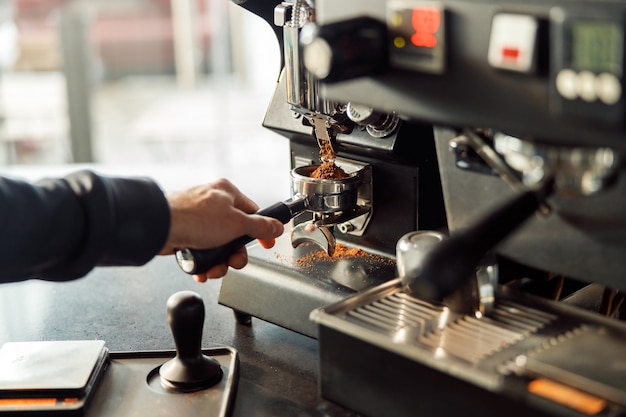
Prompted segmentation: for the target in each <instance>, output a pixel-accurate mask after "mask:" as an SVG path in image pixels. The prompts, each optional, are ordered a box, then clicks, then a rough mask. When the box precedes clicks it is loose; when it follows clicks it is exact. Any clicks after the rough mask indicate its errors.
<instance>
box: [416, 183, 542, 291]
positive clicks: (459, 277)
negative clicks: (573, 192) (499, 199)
mask: <svg viewBox="0 0 626 417" xmlns="http://www.w3.org/2000/svg"><path fill="white" fill-rule="evenodd" d="M551 191H552V184H547V185H545V186H544V187H542V188H541V189H539V190H531V191H525V192H523V193H521V194H519V195H516V196H515V197H514V198H513V199H511V200H509V201H508V202H506V203H505V204H504V205H502V206H501V207H499V208H498V209H496V210H495V211H493V212H492V213H490V214H488V215H487V216H485V217H484V218H483V219H482V220H481V221H479V222H478V223H476V224H475V225H473V226H471V227H469V228H468V229H465V230H463V231H461V232H459V233H457V234H455V235H453V236H452V237H450V238H449V239H447V240H445V241H443V242H441V243H440V244H439V245H438V246H437V247H436V248H434V249H433V251H432V252H431V253H430V254H429V255H428V256H427V257H426V259H425V260H424V263H423V265H422V267H421V268H420V269H419V271H417V272H416V274H415V276H413V277H408V278H407V280H406V284H405V286H404V289H405V291H406V292H408V293H409V294H412V295H414V296H416V297H419V298H426V299H434V300H441V299H443V298H444V297H446V296H448V295H450V294H451V293H452V292H453V291H454V290H456V289H457V288H459V287H460V286H461V285H463V284H464V283H465V282H466V281H467V280H469V279H470V278H471V277H472V276H473V274H474V271H475V269H476V266H477V265H478V263H479V262H480V260H481V259H482V258H483V257H484V256H485V254H486V253H487V252H488V251H489V250H491V249H493V248H494V247H495V246H496V245H498V244H499V243H500V242H501V241H503V240H504V239H505V238H506V237H507V236H509V235H510V234H511V233H512V232H513V231H514V230H516V229H517V228H518V227H519V226H520V225H521V224H522V223H524V222H525V221H526V220H527V219H528V218H529V217H530V216H532V215H533V213H535V212H536V211H537V209H538V208H539V207H540V205H541V204H543V202H544V201H545V199H546V198H547V197H548V195H549V194H550V193H551Z"/></svg>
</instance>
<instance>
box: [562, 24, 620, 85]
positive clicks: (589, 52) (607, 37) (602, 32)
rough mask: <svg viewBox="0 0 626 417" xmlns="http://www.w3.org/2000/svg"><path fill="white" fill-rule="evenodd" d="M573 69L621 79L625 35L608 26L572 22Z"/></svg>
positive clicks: (613, 25)
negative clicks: (611, 75)
mask: <svg viewBox="0 0 626 417" xmlns="http://www.w3.org/2000/svg"><path fill="white" fill-rule="evenodd" d="M571 35H572V66H573V67H574V69H576V70H579V71H581V70H589V71H593V72H596V73H601V72H608V73H611V74H616V75H618V76H621V74H622V62H623V51H624V32H623V29H622V27H621V26H620V25H618V24H615V23H610V22H575V23H573V24H572V26H571Z"/></svg>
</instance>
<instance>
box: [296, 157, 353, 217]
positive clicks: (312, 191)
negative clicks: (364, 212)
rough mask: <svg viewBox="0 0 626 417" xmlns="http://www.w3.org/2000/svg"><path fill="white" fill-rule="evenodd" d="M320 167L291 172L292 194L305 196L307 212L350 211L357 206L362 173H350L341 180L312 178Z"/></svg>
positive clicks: (309, 166) (306, 167)
mask: <svg viewBox="0 0 626 417" xmlns="http://www.w3.org/2000/svg"><path fill="white" fill-rule="evenodd" d="M318 167H319V165H306V166H302V167H298V168H294V169H293V170H291V194H292V195H293V196H304V197H305V198H306V200H307V210H309V211H313V212H318V213H336V212H339V211H350V210H352V209H354V208H355V207H356V205H357V196H358V191H359V186H360V185H361V182H362V178H361V172H360V171H356V172H352V173H348V175H349V176H348V177H346V178H341V179H322V178H311V173H312V172H313V171H315V170H316V169H317V168H318Z"/></svg>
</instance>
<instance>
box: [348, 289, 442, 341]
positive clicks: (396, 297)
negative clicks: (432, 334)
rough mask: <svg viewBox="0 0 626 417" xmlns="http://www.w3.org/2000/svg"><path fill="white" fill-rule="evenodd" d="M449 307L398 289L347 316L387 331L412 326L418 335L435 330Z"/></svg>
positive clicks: (358, 322)
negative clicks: (429, 301) (426, 300)
mask: <svg viewBox="0 0 626 417" xmlns="http://www.w3.org/2000/svg"><path fill="white" fill-rule="evenodd" d="M446 312H447V309H446V308H445V307H441V306H436V305H434V304H430V303H427V302H425V301H422V300H418V299H416V298H413V297H411V296H409V295H407V294H405V293H401V292H396V293H393V294H391V295H389V296H387V297H384V298H380V299H378V300H375V301H373V302H371V303H369V304H365V305H362V306H360V307H357V308H355V309H354V310H351V311H348V312H347V313H346V316H345V318H346V319H347V320H348V321H351V322H353V323H357V324H361V325H365V326H367V327H373V328H375V329H377V330H382V331H384V332H385V333H392V334H393V333H396V332H398V331H399V330H402V329H406V328H411V329H413V330H414V331H415V332H417V333H418V334H423V333H424V332H428V331H431V330H433V329H435V328H436V327H437V326H436V323H437V322H439V319H440V317H441V316H442V314H444V313H446Z"/></svg>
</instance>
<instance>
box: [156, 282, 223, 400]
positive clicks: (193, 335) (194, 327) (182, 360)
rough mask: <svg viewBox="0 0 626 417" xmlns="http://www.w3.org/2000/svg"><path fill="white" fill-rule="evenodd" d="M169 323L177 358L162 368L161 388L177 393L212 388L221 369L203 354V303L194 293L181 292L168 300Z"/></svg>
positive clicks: (220, 377) (220, 376)
mask: <svg viewBox="0 0 626 417" xmlns="http://www.w3.org/2000/svg"><path fill="white" fill-rule="evenodd" d="M166 308H167V321H168V323H169V325H170V328H171V330H172V335H173V336H174V343H175V344H176V357H175V358H174V359H171V360H169V361H167V362H165V363H164V364H163V365H162V366H161V368H160V369H159V375H160V376H161V385H162V386H163V387H164V388H166V389H170V390H175V391H178V392H191V391H198V390H201V389H205V388H209V387H211V386H213V385H215V384H217V383H218V382H219V381H220V380H221V379H222V368H221V367H220V364H219V363H218V362H217V361H216V360H215V359H213V358H210V357H208V356H206V355H204V354H203V353H202V348H201V344H202V326H203V324H204V302H203V301H202V298H201V297H200V296H199V295H198V294H196V293H195V292H193V291H180V292H177V293H175V294H173V295H172V296H170V298H169V299H168V300H167V307H166Z"/></svg>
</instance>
